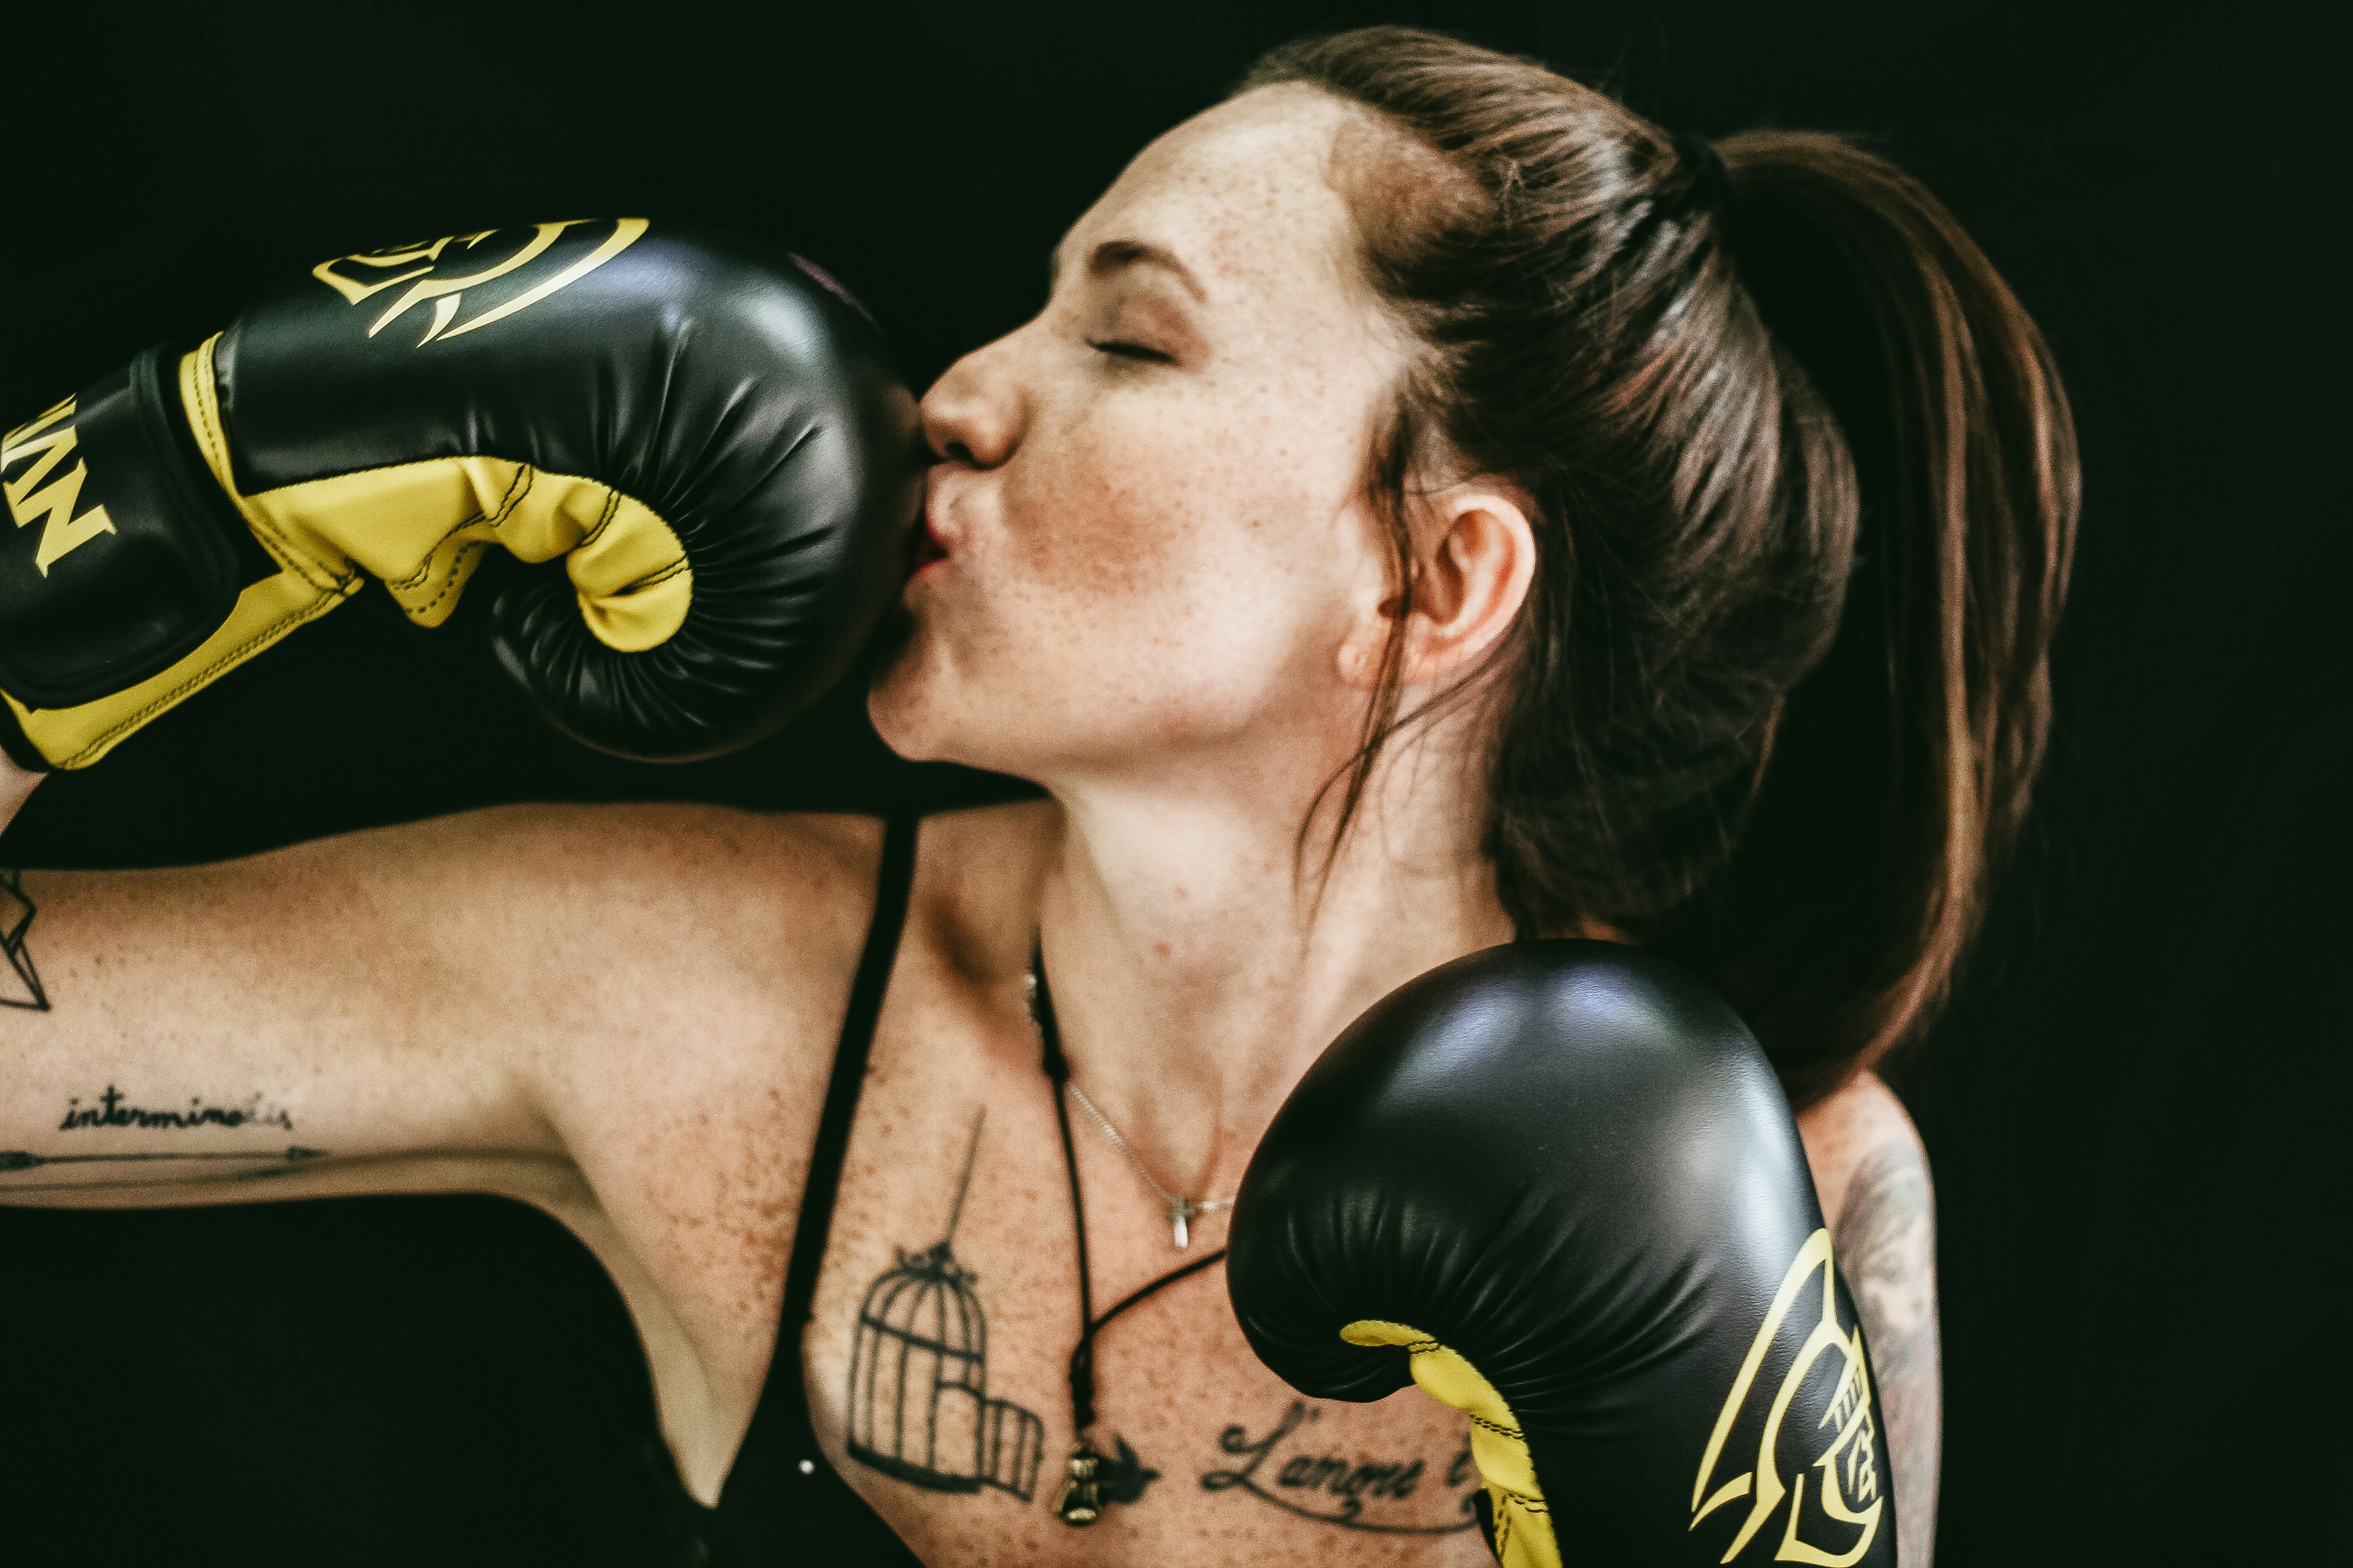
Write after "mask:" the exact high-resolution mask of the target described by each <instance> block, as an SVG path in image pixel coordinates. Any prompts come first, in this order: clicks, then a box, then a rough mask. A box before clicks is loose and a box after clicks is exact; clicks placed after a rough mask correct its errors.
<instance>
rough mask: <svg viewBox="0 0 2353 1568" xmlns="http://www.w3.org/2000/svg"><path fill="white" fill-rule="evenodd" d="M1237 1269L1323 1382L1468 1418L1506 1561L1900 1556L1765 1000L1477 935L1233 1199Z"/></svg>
mask: <svg viewBox="0 0 2353 1568" xmlns="http://www.w3.org/2000/svg"><path fill="white" fill-rule="evenodd" d="M1231 1238H1232V1239H1231V1247H1232V1250H1231V1252H1230V1254H1229V1257H1228V1259H1227V1280H1228V1287H1229V1290H1230V1291H1231V1293H1232V1297H1233V1303H1234V1310H1235V1313H1236V1315H1237V1316H1238V1317H1239V1318H1240V1321H1241V1326H1242V1329H1243V1331H1245V1332H1246V1333H1247V1334H1248V1335H1249V1336H1250V1344H1251V1345H1252V1347H1253V1348H1254V1349H1256V1350H1257V1352H1258V1353H1259V1355H1260V1357H1261V1359H1262V1360H1263V1361H1264V1362H1265V1363H1266V1364H1267V1365H1268V1366H1270V1367H1271V1368H1272V1369H1273V1370H1274V1371H1275V1372H1276V1373H1279V1374H1280V1375H1281V1376H1282V1378H1283V1379H1284V1380H1285V1381H1287V1382H1289V1383H1290V1384H1292V1385H1293V1387H1295V1388H1297V1389H1298V1390H1299V1391H1300V1392H1301V1393H1303V1394H1308V1395H1310V1396H1311V1397H1314V1398H1322V1399H1349V1400H1367V1399H1377V1398H1380V1397H1382V1396H1383V1395H1385V1394H1390V1393H1393V1392H1395V1391H1396V1390H1397V1389H1398V1388H1401V1387H1403V1386H1404V1385H1405V1384H1406V1383H1408V1382H1409V1381H1411V1382H1415V1383H1418V1384H1420V1385H1421V1387H1422V1388H1423V1389H1425V1390H1426V1391H1428V1392H1429V1393H1430V1394H1434V1395H1435V1396H1437V1397H1438V1398H1439V1399H1441V1400H1443V1401H1444V1402H1445V1403H1447V1404H1449V1405H1453V1406H1455V1407H1456V1408H1457V1409H1460V1410H1462V1411H1465V1412H1466V1413H1468V1414H1469V1415H1470V1416H1471V1420H1472V1434H1471V1451H1472V1458H1474V1459H1476V1460H1477V1462H1478V1466H1479V1470H1480V1475H1481V1477H1482V1480H1483V1481H1484V1482H1485V1486H1486V1492H1487V1496H1488V1499H1489V1502H1490V1507H1491V1513H1490V1520H1491V1530H1492V1535H1493V1541H1494V1543H1495V1547H1496V1551H1497V1554H1498V1555H1499V1556H1500V1557H1501V1558H1502V1559H1503V1562H1504V1564H1505V1568H1559V1565H1560V1564H1562V1563H1570V1564H1577V1563H1610V1564H1619V1563H1642V1564H1651V1563H1690V1564H1698V1563H1811V1564H1816V1565H1817V1568H1849V1565H1856V1564H1862V1565H1865V1568H1891V1565H1892V1564H1893V1563H1894V1561H1895V1514H1894V1501H1893V1500H1892V1499H1891V1497H1890V1496H1889V1493H1888V1490H1887V1479H1886V1478H1887V1476H1888V1473H1889V1472H1888V1465H1887V1454H1886V1446H1885V1440H1884V1439H1883V1436H1881V1432H1882V1428H1881V1426H1880V1420H1879V1408H1878V1403H1877V1400H1876V1397H1875V1395H1874V1394H1873V1388H1872V1383H1871V1372H1870V1358H1869V1357H1868V1355H1867V1354H1866V1353H1865V1352H1864V1347H1863V1341H1862V1328H1861V1326H1860V1325H1859V1324H1858V1323H1857V1321H1856V1320H1855V1315H1854V1310H1853V1307H1852V1304H1851V1303H1850V1302H1849V1300H1848V1299H1847V1295H1846V1290H1845V1288H1844V1287H1843V1286H1842V1285H1841V1283H1840V1281H1839V1278H1838V1271H1837V1268H1836V1267H1835V1265H1834V1262H1833V1260H1832V1258H1831V1241H1830V1233H1829V1232H1828V1231H1827V1230H1826V1229H1825V1228H1824V1227H1823V1225H1822V1216H1821V1210H1820V1205H1818V1203H1817V1202H1816V1200H1815V1196H1814V1189H1813V1182H1812V1179H1811V1177H1810V1174H1809V1173H1808V1170H1807V1166H1806V1163H1805V1156H1804V1152H1803V1150H1802V1148H1801V1147H1800V1145H1799V1141H1798V1133H1797V1128H1796V1125H1795V1123H1794V1122H1793V1121H1792V1120H1791V1118H1790V1115H1789V1110H1788V1101H1787V1100H1785V1099H1784V1098H1783V1097H1782V1094H1781V1089H1780V1086H1779V1085H1778V1083H1776V1082H1775V1080H1774V1078H1773V1074H1772V1070H1771V1068H1769V1067H1768V1066H1767V1063H1766V1060H1765V1057H1764V1054H1763V1052H1761V1051H1760V1050H1759V1049H1758V1048H1757V1044H1756V1042H1755V1040H1754V1039H1752V1038H1751V1037H1750V1036H1749V1034H1748V1031H1747V1030H1746V1027H1744V1026H1742V1024H1741V1022H1740V1019H1739V1017H1738V1016H1736V1014H1735V1013H1734V1012H1733V1011H1732V1009H1731V1008H1730V1007H1728V1006H1726V1005H1725V1004H1724V1003H1723V1002H1722V1001H1721V1000H1719V999H1718V998H1717V997H1716V996H1715V994H1713V993H1712V992H1711V991H1709V990H1708V988H1707V987H1706V986H1705V985H1704V984H1701V983H1700V982H1699V981H1697V980H1696V979H1694V977H1692V976H1691V975H1690V974H1689V973H1685V972H1684V971H1683V970H1681V969H1679V968H1677V967H1676V966H1675V965H1673V964H1672V963H1669V962H1667V961H1666V960H1664V959H1662V958H1659V957H1657V956H1655V955H1653V954H1649V953H1645V952H1641V951H1639V950H1635V949H1631V948H1626V947H1620V946H1617V945H1613V944H1609V943H1604V942H1525V943H1520V944H1516V945H1514V946H1510V947H1501V948H1495V949H1493V950H1491V951H1489V952H1482V953H1474V954H1472V955H1471V956H1470V957H1468V958H1464V959H1461V960H1459V961H1457V962H1455V963H1450V964H1447V965H1444V966H1443V967H1441V968H1440V969H1437V970H1435V971H1433V972H1431V973H1429V974H1427V975H1424V976H1423V977H1422V978H1420V979H1419V980H1417V981H1415V982H1413V983H1412V984H1409V985H1407V986H1405V987H1404V988H1402V989H1401V990H1399V991H1398V992H1396V993H1394V994H1391V995H1390V996H1388V998H1387V999H1385V1000H1384V1001H1382V1002H1381V1003H1380V1004H1378V1005H1377V1006H1375V1007H1374V1008H1373V1009H1372V1010H1371V1011H1370V1012H1368V1013H1366V1015H1365V1016H1364V1017H1362V1018H1360V1019H1359V1020H1358V1021H1357V1022H1356V1024H1354V1025H1353V1026H1350V1027H1349V1029H1348V1030H1347V1032H1346V1033H1345V1034H1344V1035H1342V1036H1341V1037H1340V1038H1339V1039H1338V1040H1337V1041H1336V1042H1335V1043H1334V1044H1333V1046H1332V1047H1331V1048H1330V1049H1329V1050H1327V1051H1326V1052H1325V1053H1324V1056H1323V1057H1322V1058H1320V1059H1319V1060H1318V1061H1317V1062H1316V1064H1315V1066H1314V1068H1311V1069H1310V1070H1309V1072H1308V1074H1307V1076H1306V1077H1305V1078H1304V1079H1302V1080H1301V1082H1300V1084H1299V1087H1298V1088H1297V1089H1294V1090H1293V1093H1292V1095H1291V1097H1290V1099H1289V1100H1286V1101H1285V1102H1284V1104H1283V1107H1282V1110H1281V1111H1280V1112H1279V1113H1278V1114H1277V1115H1276V1117H1275V1120H1274V1122H1273V1124H1272V1126H1271V1128H1270V1129H1269V1130H1268V1132H1267V1134H1266V1137H1265V1138H1264V1140H1263V1141H1261V1143H1260V1145H1259V1148H1258V1152H1257V1153H1256V1154H1255V1155H1254V1156H1253V1158H1252V1159H1251V1161H1250V1169H1249V1171H1248V1173H1246V1174H1245V1175H1244V1176H1243V1178H1242V1184H1241V1189H1240V1195H1239V1196H1238V1197H1237V1198H1236V1199H1235V1203H1234V1210H1233V1223H1232V1231H1231Z"/></svg>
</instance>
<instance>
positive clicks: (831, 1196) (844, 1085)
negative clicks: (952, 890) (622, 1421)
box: [776, 816, 922, 1373]
mask: <svg viewBox="0 0 2353 1568" xmlns="http://www.w3.org/2000/svg"><path fill="white" fill-rule="evenodd" d="M921 821H922V819H921V818H920V817H914V816H894V817H892V818H891V819H890V820H889V821H888V822H887V823H885V824H884V825H883V829H882V868H881V873H880V875H878V876H877V878H876V879H875V887H874V920H873V922H872V923H871V925H869V926H868V927H867V929H866V951H865V952H863V953H861V954H860V956H859V960H858V974H857V977H856V978H855V979H853V980H852V981H851V982H850V984H849V1012H847V1013H846V1014H844V1015H843V1016H842V1020H841V1043H840V1044H839V1046H837V1047H835V1049H834V1053H833V1076H832V1078H831V1079H829V1080H828V1082H827V1084H826V1087H825V1110H824V1112H823V1114H821V1115H820V1116H819V1117H818V1124H817V1142H816V1144H815V1145H814V1146H813V1147H812V1148H811V1149H810V1151H809V1166H808V1182H807V1185H806V1186H804V1187H803V1189H802V1192H801V1213H800V1219H799V1222H798V1224H797V1227H796V1228H795V1230H794V1233H793V1255H792V1261H791V1262H790V1263H789V1264H787V1265H786V1269H785V1302H784V1311H783V1314H782V1316H781V1318H780V1319H779V1321H778V1324H777V1328H778V1333H777V1352H776V1353H777V1359H778V1360H779V1361H780V1362H785V1363H788V1364H789V1365H790V1366H791V1367H792V1368H793V1369H794V1371H795V1372H796V1373H797V1371H798V1369H799V1365H800V1355H799V1348H800V1342H801V1331H802V1330H803V1329H805V1328H806V1327H807V1325H808V1321H809V1318H810V1316H811V1314H812V1313H813V1312H814V1310H815V1307H816V1301H817V1279H818V1270H819V1269H820V1268H823V1267H824V1265H825V1246H826V1242H827V1240H828V1237H831V1235H832V1234H833V1205H834V1201H835V1199H837V1198H838V1197H839V1196H840V1194H841V1166H842V1161H843V1160H844V1159H845V1158H846V1157H847V1156H848V1154H849V1128H850V1123H851V1122H853V1121H856V1120H857V1119H858V1094H859V1090H860V1089H863V1088H864V1087H865V1085H866V1064H867V1060H868V1058H870V1057H871V1056H872V1055H873V1051H874V1026H875V1023H876V1021H877V1020H879V1019H880V1018H881V1016H882V993H883V992H884V990H886V989H887V988H888V987H889V985H890V984H891V966H892V963H893V962H894V961H895V960H896V959H897V958H898V955H899V933H900V931H902V929H903V928H904V927H905V925H906V923H907V897H908V894H909V891H910V890H911V889H913V885H914V880H915V833H916V829H917V827H918V826H920V825H921ZM786 1347H790V1353H787V1352H786Z"/></svg>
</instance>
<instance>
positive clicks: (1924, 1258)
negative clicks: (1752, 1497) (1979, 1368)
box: [1837, 1139, 1944, 1568]
mask: <svg viewBox="0 0 2353 1568" xmlns="http://www.w3.org/2000/svg"><path fill="white" fill-rule="evenodd" d="M1837 1244H1838V1256H1839V1261H1840V1268H1841V1272H1842V1273H1843V1274H1845V1276H1846V1279H1847V1288H1848V1289H1849V1290H1851V1291H1852V1293H1853V1296H1854V1306H1855V1311H1856V1312H1857V1313H1858V1314H1860V1315H1861V1317H1862V1330H1863V1337H1864V1338H1865V1340H1866V1341H1868V1342H1869V1343H1870V1346H1871V1361H1872V1369H1873V1374H1874V1376H1875V1378H1876V1380H1877V1383H1878V1385H1879V1405H1880V1411H1881V1413H1882V1414H1883V1415H1884V1416H1885V1417H1886V1420H1887V1451H1888V1458H1889V1460H1890V1462H1891V1463H1892V1464H1893V1465H1894V1468H1895V1475H1894V1483H1895V1519H1896V1531H1897V1542H1896V1548H1897V1550H1896V1555H1897V1557H1898V1558H1899V1559H1900V1560H1901V1562H1902V1563H1903V1564H1904V1568H1929V1563H1930V1557H1931V1554H1932V1553H1933V1552H1934V1551H1935V1547H1936V1479H1937V1468H1938V1457H1939V1453H1940V1450H1941V1447H1942V1444H1943V1434H1942V1431H1941V1426H1942V1417H1943V1404H1944V1392H1943V1385H1942V1381H1941V1375H1942V1374H1941V1371H1940V1369H1939V1366H1938V1363H1937V1341H1936V1198H1935V1193H1934V1190H1933V1189H1932V1188H1931V1187H1930V1185H1929V1182H1928V1167H1927V1164H1926V1162H1925V1161H1924V1160H1923V1159H1922V1158H1921V1156H1920V1152H1919V1149H1918V1148H1917V1146H1915V1144H1913V1143H1912V1142H1910V1141H1909V1140H1908V1139H1890V1140H1888V1141H1886V1142H1882V1143H1881V1144H1879V1145H1878V1146H1877V1147H1876V1148H1874V1149H1873V1150H1872V1152H1870V1153H1868V1154H1866V1155H1864V1156H1863V1160H1862V1164H1861V1165H1860V1166H1859V1167H1858V1168H1857V1169H1856V1171H1855V1173H1854V1180H1853V1184H1852V1185H1851V1186H1850V1187H1849V1188H1848V1189H1847V1199H1846V1206H1845V1209H1844V1211H1843V1212H1842V1213H1841V1215H1839V1223H1838V1237H1837Z"/></svg>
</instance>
